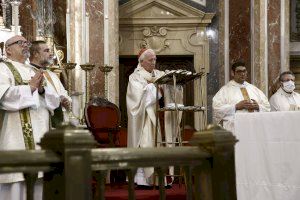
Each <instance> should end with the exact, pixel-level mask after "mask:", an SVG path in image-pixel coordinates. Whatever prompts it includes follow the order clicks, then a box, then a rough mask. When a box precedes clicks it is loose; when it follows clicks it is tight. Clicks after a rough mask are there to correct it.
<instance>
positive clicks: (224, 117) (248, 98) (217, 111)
mask: <svg viewBox="0 0 300 200" xmlns="http://www.w3.org/2000/svg"><path fill="white" fill-rule="evenodd" d="M231 75H232V76H233V80H231V81H229V82H228V83H227V84H226V85H225V86H223V87H222V88H221V89H220V90H219V91H218V92H217V94H216V95H215V96H214V97H213V116H214V120H215V122H216V123H219V124H221V125H223V127H224V128H225V129H227V130H229V131H234V116H235V113H236V112H268V111H270V104H269V102H268V99H267V97H266V96H265V94H264V93H263V92H262V91H261V90H259V89H258V88H257V87H255V86H254V85H252V84H250V83H248V82H247V81H246V79H247V69H246V66H245V63H244V62H236V63H234V64H233V65H232V68H231Z"/></svg>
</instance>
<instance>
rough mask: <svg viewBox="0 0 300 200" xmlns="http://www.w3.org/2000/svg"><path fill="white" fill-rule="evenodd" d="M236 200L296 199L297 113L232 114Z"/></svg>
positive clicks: (299, 160) (299, 164)
mask: <svg viewBox="0 0 300 200" xmlns="http://www.w3.org/2000/svg"><path fill="white" fill-rule="evenodd" d="M234 124H235V135H236V137H237V139H238V140H239V142H238V143H237V144H236V146H235V159H236V161H235V163H236V164H235V165H236V180H237V196H238V200H299V199H300V112H298V111H297V112H269V113H240V114H236V116H235V122H234Z"/></svg>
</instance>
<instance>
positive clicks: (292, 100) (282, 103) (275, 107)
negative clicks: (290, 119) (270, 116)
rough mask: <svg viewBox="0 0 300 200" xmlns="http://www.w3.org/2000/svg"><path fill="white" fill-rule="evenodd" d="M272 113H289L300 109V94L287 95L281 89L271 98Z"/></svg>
mask: <svg viewBox="0 0 300 200" xmlns="http://www.w3.org/2000/svg"><path fill="white" fill-rule="evenodd" d="M270 105H271V111H289V110H294V109H295V108H299V107H300V94H299V93H297V92H292V93H291V94H289V93H286V92H285V91H284V90H283V89H282V88H279V89H278V90H277V92H276V93H275V94H273V95H272V97H271V98H270Z"/></svg>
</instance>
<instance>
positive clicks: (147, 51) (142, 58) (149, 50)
mask: <svg viewBox="0 0 300 200" xmlns="http://www.w3.org/2000/svg"><path fill="white" fill-rule="evenodd" d="M150 52H151V53H153V54H154V55H155V51H154V50H153V49H147V50H146V51H144V52H143V53H142V55H141V56H140V57H139V63H141V62H142V60H144V59H145V57H146V55H148V54H149V53H150Z"/></svg>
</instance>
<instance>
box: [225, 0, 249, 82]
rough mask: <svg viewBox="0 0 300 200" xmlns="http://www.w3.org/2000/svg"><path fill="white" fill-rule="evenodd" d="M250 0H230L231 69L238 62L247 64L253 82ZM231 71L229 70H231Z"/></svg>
mask: <svg viewBox="0 0 300 200" xmlns="http://www.w3.org/2000/svg"><path fill="white" fill-rule="evenodd" d="M250 6H251V5H250V0H244V1H240V0H230V4H229V66H230V67H229V68H230V69H231V64H232V63H234V62H235V61H237V60H243V61H244V62H245V63H246V68H247V71H248V81H249V82H250V80H251V32H250V27H251V24H250V21H251V19H250V8H251V7H250ZM230 69H229V70H230Z"/></svg>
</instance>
